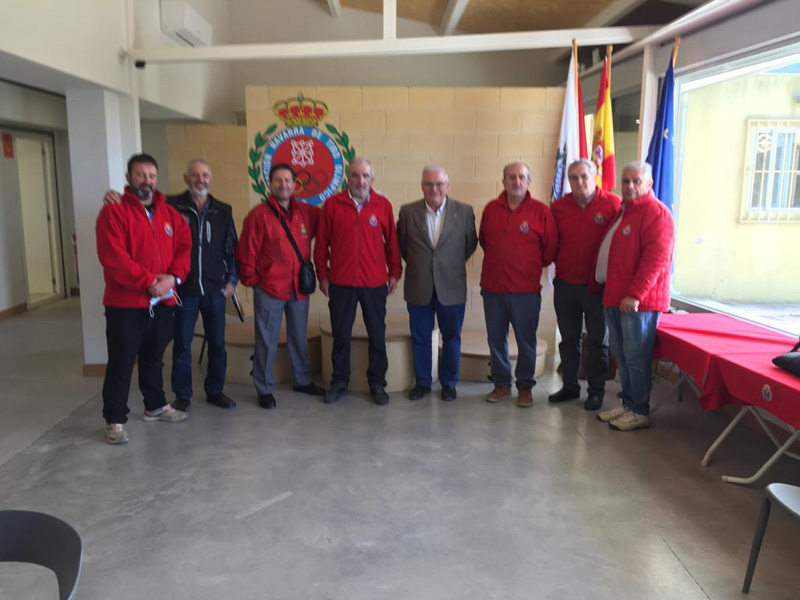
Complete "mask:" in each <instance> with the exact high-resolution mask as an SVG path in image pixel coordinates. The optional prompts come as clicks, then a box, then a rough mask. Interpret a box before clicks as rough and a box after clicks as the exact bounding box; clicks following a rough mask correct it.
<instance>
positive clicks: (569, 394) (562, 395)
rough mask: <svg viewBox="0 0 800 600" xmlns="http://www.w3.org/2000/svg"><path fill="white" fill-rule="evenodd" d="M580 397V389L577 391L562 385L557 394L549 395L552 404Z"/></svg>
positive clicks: (548, 398)
mask: <svg viewBox="0 0 800 600" xmlns="http://www.w3.org/2000/svg"><path fill="white" fill-rule="evenodd" d="M580 397H581V392H580V390H578V391H577V392H576V391H574V390H570V389H568V388H565V387H562V388H561V389H560V390H558V391H557V392H556V393H555V394H550V395H549V396H548V397H547V401H548V402H550V403H552V404H557V403H558V402H568V401H570V400H575V399H576V398H580Z"/></svg>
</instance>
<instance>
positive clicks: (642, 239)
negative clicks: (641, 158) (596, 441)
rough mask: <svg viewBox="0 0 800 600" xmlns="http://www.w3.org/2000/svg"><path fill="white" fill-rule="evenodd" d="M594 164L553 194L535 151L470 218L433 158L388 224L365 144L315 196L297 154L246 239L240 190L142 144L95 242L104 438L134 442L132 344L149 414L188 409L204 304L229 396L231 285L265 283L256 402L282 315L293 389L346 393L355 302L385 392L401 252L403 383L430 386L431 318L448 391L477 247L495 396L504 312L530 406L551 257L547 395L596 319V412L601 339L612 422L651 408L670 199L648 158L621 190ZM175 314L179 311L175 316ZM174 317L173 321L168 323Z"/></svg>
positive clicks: (221, 397) (268, 398)
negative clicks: (165, 188)
mask: <svg viewBox="0 0 800 600" xmlns="http://www.w3.org/2000/svg"><path fill="white" fill-rule="evenodd" d="M595 175H596V171H595V168H594V165H593V164H592V163H591V162H589V161H586V160H582V161H576V162H575V163H573V164H572V165H570V166H569V170H568V176H569V181H570V184H571V186H572V190H573V191H572V193H571V194H568V195H566V196H564V197H563V198H560V199H558V200H557V201H556V202H555V203H554V204H553V205H552V207H548V206H547V205H545V204H544V203H541V202H539V201H537V200H535V199H534V198H532V197H531V194H530V191H529V186H530V182H531V172H530V167H529V166H528V165H526V164H524V163H511V164H509V165H506V167H505V168H504V169H503V180H502V182H503V192H502V193H501V194H500V195H499V196H498V197H497V198H496V199H494V200H492V201H491V202H489V204H488V205H487V206H486V208H485V209H484V212H483V215H482V219H481V223H480V231H479V232H478V231H476V227H475V215H474V212H473V209H472V207H471V206H469V205H467V204H464V203H461V202H458V201H457V200H455V199H454V198H451V197H450V196H449V179H448V176H447V172H446V171H445V169H444V168H443V167H440V166H436V165H431V166H428V167H425V169H424V170H423V173H422V181H421V187H422V195H423V198H422V199H421V200H418V201H416V202H413V203H410V204H407V205H404V206H403V207H402V208H401V210H400V213H399V219H398V221H397V223H396V224H395V220H394V215H393V211H392V206H391V204H390V203H389V200H388V199H387V198H386V197H385V196H383V195H382V194H380V193H379V192H377V191H375V190H374V189H373V183H374V172H373V169H372V164H371V163H370V161H369V160H368V159H366V158H360V157H359V158H355V159H354V160H353V161H351V162H350V164H349V169H348V172H347V183H348V185H347V189H346V190H345V191H342V192H341V193H339V194H337V195H335V196H333V197H331V198H330V199H328V200H327V201H326V202H325V204H324V206H323V207H322V209H320V208H317V207H315V206H312V205H309V204H306V203H303V202H300V201H298V200H297V199H296V198H295V197H294V190H295V181H296V176H295V173H294V171H293V169H292V167H291V166H290V165H288V164H275V165H273V166H272V168H271V170H270V173H269V174H268V179H269V189H270V195H269V198H268V199H267V201H266V202H264V203H262V204H261V205H259V206H257V207H255V208H254V209H253V210H251V211H250V213H249V214H248V215H247V218H246V219H245V221H244V225H243V228H242V237H241V240H237V237H236V231H235V228H234V226H233V220H232V214H231V209H230V206H229V205H227V204H225V203H223V202H220V201H219V200H217V199H216V198H213V196H211V195H210V194H209V188H210V185H211V170H210V168H209V166H208V164H207V163H205V161H202V160H194V161H191V162H190V163H189V165H188V167H187V171H186V174H185V175H184V180H185V181H186V184H187V187H188V189H187V191H186V192H184V193H183V194H181V195H179V196H175V197H170V198H169V199H167V198H165V197H164V196H163V194H161V192H159V191H157V190H156V184H157V164H156V161H155V160H154V159H153V158H152V157H151V156H149V155H146V154H141V155H136V156H134V157H132V158H131V160H130V161H129V163H128V173H127V175H126V178H127V180H128V186H127V187H126V189H125V192H124V194H123V195H122V196H121V197H119V195H117V194H115V193H113V192H109V193H107V195H106V198H105V202H106V205H105V206H104V207H103V209H102V210H101V213H100V216H99V217H98V222H97V238H98V255H99V257H100V261H101V263H102V265H103V267H104V273H105V280H106V293H105V296H104V305H105V307H106V323H107V342H108V350H109V362H108V367H107V371H106V379H105V382H104V387H103V406H104V408H103V415H104V417H105V419H106V422H107V427H106V437H107V441H108V442H109V443H112V444H116V443H124V442H126V441H127V440H128V437H127V433H126V432H125V430H124V423H125V422H126V420H127V413H128V412H129V411H128V408H127V396H128V388H129V385H130V378H131V372H132V368H133V362H134V360H135V359H136V358H137V356H138V360H139V385H140V389H141V391H142V393H143V395H144V402H145V412H144V417H143V418H144V419H145V420H146V421H152V420H161V421H170V422H177V421H181V420H183V419H185V418H186V412H185V411H186V410H187V409H188V407H189V404H190V399H191V396H192V389H191V351H190V347H191V339H192V336H193V334H194V327H195V324H196V321H197V317H198V314H200V315H202V317H203V324H204V330H205V335H206V339H207V341H208V344H209V367H208V374H207V377H206V381H205V391H206V398H207V400H208V402H209V403H211V404H214V405H217V406H220V407H222V408H231V407H233V406H235V403H234V402H233V400H231V399H230V398H228V397H227V396H226V395H225V394H224V393H223V391H222V386H223V382H224V378H225V365H226V360H227V357H226V353H225V346H224V322H225V301H226V298H228V297H230V296H231V295H233V294H234V293H235V287H236V284H237V282H238V280H239V278H240V277H241V281H242V283H244V284H245V285H246V286H250V287H253V288H254V295H255V300H254V308H255V353H254V362H253V382H254V385H255V388H256V392H257V395H258V403H259V405H260V406H261V407H262V408H265V409H271V408H274V407H275V406H276V404H277V402H276V399H275V396H274V392H275V379H274V375H273V362H274V359H275V354H276V351H277V347H278V341H279V336H280V331H281V321H282V319H283V315H285V316H286V337H287V344H288V350H289V357H290V362H291V366H292V373H293V389H294V390H295V391H298V392H301V393H306V394H310V395H315V396H324V401H325V402H326V403H329V404H330V403H334V402H337V401H338V400H339V399H340V398H341V397H342V396H343V395H345V394H346V393H347V389H348V383H349V379H350V342H351V335H352V327H353V323H354V320H355V315H356V308H357V306H360V307H361V312H362V315H363V318H364V323H365V325H366V329H367V334H368V346H369V352H368V359H369V361H368V362H369V365H368V369H367V380H368V382H369V390H370V396H371V397H372V399H373V401H374V402H375V403H376V404H378V405H385V404H387V403H388V402H389V395H388V394H387V393H386V390H385V386H386V371H387V369H388V361H387V355H386V342H385V321H386V302H387V297H388V295H390V294H392V293H393V292H394V291H395V290H396V288H397V283H398V281H399V279H400V278H401V275H402V262H401V257H402V258H403V259H405V262H406V281H405V286H404V294H405V300H406V303H407V309H408V313H409V328H410V333H411V339H412V349H413V356H414V374H415V381H416V384H415V386H414V388H413V389H412V390H411V391H410V393H409V399H411V400H418V399H420V398H422V397H424V396H425V395H427V394H429V393H430V392H431V387H432V379H433V377H432V373H433V364H432V352H431V345H432V334H433V331H434V330H435V328H434V323H435V322H438V326H439V329H440V331H441V333H442V338H443V347H442V354H441V359H440V363H439V367H438V375H439V380H440V382H441V385H442V392H441V397H442V400H445V401H452V400H455V399H456V397H457V392H456V385H457V383H458V380H459V364H460V351H461V329H462V325H463V321H464V315H465V307H466V300H467V273H466V263H467V261H468V260H469V258H470V257H471V256H472V254H473V253H474V252H475V250H476V248H477V245H478V244H480V245H481V248H482V249H483V253H484V258H483V264H482V270H481V278H480V287H481V296H482V298H483V306H484V315H485V319H486V329H487V339H488V343H489V350H490V357H491V377H492V381H493V383H494V389H493V390H492V391H491V392H490V393H489V394H488V395H487V396H486V398H485V399H486V401H487V402H492V403H494V402H499V401H500V400H502V399H504V398H506V397H509V396H510V395H511V387H512V373H511V364H510V360H509V350H508V330H509V325H511V326H512V327H513V328H514V333H515V336H516V339H517V344H518V356H517V364H516V370H515V373H514V374H513V375H514V379H515V383H516V388H517V399H516V404H517V405H518V406H520V407H529V406H531V405H532V404H533V399H532V394H531V389H532V387H533V386H534V385H535V383H536V382H535V379H534V371H535V365H536V331H537V328H538V322H539V312H540V308H541V289H542V286H541V283H540V280H541V275H542V271H543V268H544V267H546V266H547V265H548V264H550V263H552V262H555V268H556V279H555V283H554V286H555V297H554V302H555V309H556V315H557V320H558V325H559V328H560V329H561V333H562V342H561V345H560V346H559V350H560V352H561V356H562V365H563V382H564V383H563V387H562V389H561V390H559V391H558V392H556V393H555V394H552V395H551V396H550V397H549V400H550V402H554V403H556V402H564V401H568V400H572V399H575V398H578V397H579V396H580V385H579V383H578V370H579V365H580V356H581V331H582V325H583V321H584V320H585V323H586V329H587V344H586V351H587V370H588V381H589V389H588V397H587V399H586V401H585V403H584V406H585V408H586V409H587V410H597V409H599V408H600V407H601V406H602V403H603V393H604V387H605V377H606V373H607V372H608V362H609V355H608V347H609V343H610V346H611V352H612V353H613V355H614V357H615V358H616V360H617V362H618V365H619V371H620V376H621V382H622V391H621V394H620V396H621V399H622V402H621V403H620V405H619V406H617V407H614V408H613V409H611V410H608V411H604V412H601V413H599V414H598V417H599V418H600V419H601V420H603V421H606V422H609V423H610V425H611V427H612V428H615V429H619V430H631V429H637V428H641V427H646V426H648V424H649V421H648V417H647V413H648V407H649V391H650V358H651V355H652V349H653V344H654V340H655V327H656V324H657V321H658V315H659V314H660V312H663V311H666V310H667V308H668V304H669V276H670V263H671V257H672V244H673V240H674V231H673V224H672V218H671V215H670V213H669V211H668V210H667V209H666V207H664V206H663V205H662V204H661V203H660V202H658V200H657V199H656V198H655V197H654V196H653V193H652V174H651V171H650V167H649V165H647V164H646V163H631V164H630V165H628V166H626V167H625V169H624V170H623V176H622V192H623V199H622V201H621V200H620V198H619V197H617V196H615V195H613V194H610V193H608V192H605V191H603V190H600V189H598V188H597V187H596V184H595ZM315 237H316V243H315V246H314V250H313V258H314V264H315V266H316V272H317V277H318V278H319V288H320V291H321V292H322V293H323V294H324V295H326V296H327V297H328V306H329V309H330V316H331V329H332V336H333V350H332V356H331V359H332V366H333V369H332V378H331V382H330V387H329V388H328V390H327V391H326V390H324V389H323V388H321V387H319V386H317V385H316V384H314V383H313V381H312V379H311V372H310V367H309V359H308V347H307V326H308V316H309V298H308V294H307V290H306V291H305V292H304V291H303V290H302V289H301V287H300V285H299V284H298V276H299V273H300V271H301V269H302V268H307V267H308V264H307V263H308V261H310V260H311V258H312V239H314V238H315ZM173 315H174V316H173ZM173 328H174V329H173ZM173 338H174V350H173V373H172V387H173V391H174V393H175V402H174V403H173V405H172V406H170V405H169V404H167V403H166V400H165V396H164V392H163V385H162V377H161V368H162V362H161V361H162V358H163V353H164V350H165V348H166V346H167V345H168V343H169V341H170V339H173Z"/></svg>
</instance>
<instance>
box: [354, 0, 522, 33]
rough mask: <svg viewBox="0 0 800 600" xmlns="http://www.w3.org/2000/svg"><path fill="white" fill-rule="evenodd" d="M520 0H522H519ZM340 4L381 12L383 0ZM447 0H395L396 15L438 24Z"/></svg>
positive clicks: (361, 0) (363, 0)
mask: <svg viewBox="0 0 800 600" xmlns="http://www.w3.org/2000/svg"><path fill="white" fill-rule="evenodd" d="M520 1H522V0H520ZM342 6H346V7H347V8H356V9H358V10H366V11H369V12H374V13H378V14H383V0H342ZM446 9H447V0H397V16H398V17H401V18H403V19H411V20H412V21H419V22H422V23H429V24H431V25H433V26H435V27H438V26H439V23H440V22H441V21H442V17H443V16H444V11H445V10H446Z"/></svg>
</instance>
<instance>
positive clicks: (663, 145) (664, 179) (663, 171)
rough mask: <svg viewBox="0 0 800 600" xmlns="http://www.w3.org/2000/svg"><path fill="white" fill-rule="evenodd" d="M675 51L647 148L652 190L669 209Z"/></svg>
mask: <svg viewBox="0 0 800 600" xmlns="http://www.w3.org/2000/svg"><path fill="white" fill-rule="evenodd" d="M674 62H675V59H674V53H673V56H672V57H671V58H670V61H669V68H668V69H667V74H666V76H665V77H664V85H663V86H662V88H661V98H660V99H659V101H658V114H657V115H656V124H655V127H654V128H653V137H652V138H651V139H650V148H649V149H648V151H647V162H648V163H650V166H651V167H653V193H654V194H655V195H656V198H658V199H659V200H661V201H662V202H663V203H664V204H666V206H667V208H668V209H670V211H671V210H672V190H673V188H674V187H675V170H674V163H675V72H674V70H673V66H674Z"/></svg>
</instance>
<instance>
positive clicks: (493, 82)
mask: <svg viewBox="0 0 800 600" xmlns="http://www.w3.org/2000/svg"><path fill="white" fill-rule="evenodd" d="M229 19H230V43H236V44H247V43H266V42H269V43H281V42H286V43H291V42H302V41H304V40H308V41H315V42H320V41H342V40H358V39H379V38H381V36H382V32H383V17H382V16H381V15H379V14H375V13H370V12H366V11H360V10H354V9H348V8H342V14H341V16H340V17H339V18H336V19H335V18H333V17H331V15H330V12H329V11H328V9H327V5H326V3H325V2H315V1H312V0H292V1H291V2H289V1H287V0H284V1H281V2H252V1H249V0H229ZM397 30H398V37H435V36H438V35H439V32H438V31H437V30H436V29H435V28H434V27H431V26H430V25H427V24H424V23H417V22H414V21H409V20H407V19H398V22H397ZM545 56H548V51H513V52H488V53H477V54H443V55H427V56H395V57H380V58H370V57H357V58H336V59H300V60H280V61H248V62H238V63H231V65H230V67H231V73H232V80H231V84H232V85H231V104H232V107H233V109H234V110H235V111H244V110H245V96H244V88H245V86H248V85H273V86H274V85H295V86H296V85H301V86H311V87H313V86H322V85H325V86H363V85H371V86H435V87H441V86H444V87H451V86H473V87H475V86H523V87H524V86H531V85H558V84H559V83H560V82H561V81H562V80H563V78H564V72H565V70H566V67H562V66H560V65H554V64H553V63H552V62H551V61H550V60H547V59H545Z"/></svg>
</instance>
